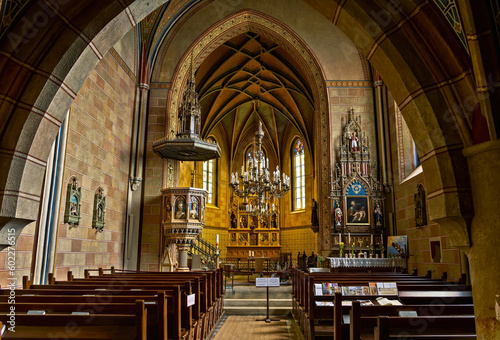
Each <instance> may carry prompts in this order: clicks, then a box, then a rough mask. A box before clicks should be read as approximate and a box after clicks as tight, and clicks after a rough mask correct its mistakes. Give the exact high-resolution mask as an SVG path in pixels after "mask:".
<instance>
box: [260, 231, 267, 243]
mask: <svg viewBox="0 0 500 340" xmlns="http://www.w3.org/2000/svg"><path fill="white" fill-rule="evenodd" d="M260 244H261V245H266V246H267V245H269V234H268V233H260Z"/></svg>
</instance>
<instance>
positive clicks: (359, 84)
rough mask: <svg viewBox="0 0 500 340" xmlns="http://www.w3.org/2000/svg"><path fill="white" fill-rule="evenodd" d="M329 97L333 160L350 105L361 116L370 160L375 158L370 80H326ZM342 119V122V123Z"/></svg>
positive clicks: (371, 86) (373, 114)
mask: <svg viewBox="0 0 500 340" xmlns="http://www.w3.org/2000/svg"><path fill="white" fill-rule="evenodd" d="M326 84H327V88H328V95H329V97H330V121H331V124H330V127H331V146H332V153H333V154H334V156H335V160H336V161H337V158H338V151H339V147H340V136H341V134H342V129H343V127H344V125H343V124H345V117H346V116H347V113H348V112H349V109H350V108H351V107H353V108H354V114H355V115H359V116H361V129H362V130H363V132H364V133H366V135H367V136H368V140H369V142H370V147H371V149H370V151H371V159H372V162H373V161H376V160H377V149H376V135H375V113H374V105H373V85H372V82H371V81H362V80H359V81H333V80H330V81H327V82H326ZM342 119H344V123H342Z"/></svg>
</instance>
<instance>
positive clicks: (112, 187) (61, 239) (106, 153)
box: [56, 53, 135, 279]
mask: <svg viewBox="0 0 500 340" xmlns="http://www.w3.org/2000/svg"><path fill="white" fill-rule="evenodd" d="M134 93H135V84H134V81H133V80H132V79H131V78H130V77H129V76H128V75H127V73H126V71H125V70H124V69H123V68H122V67H121V66H120V65H119V63H118V62H117V60H116V59H115V58H114V57H113V56H112V55H111V54H109V53H108V54H106V55H105V56H104V58H103V59H102V60H101V62H100V63H99V64H98V65H97V66H96V68H95V69H94V70H93V71H92V73H91V74H90V76H89V77H88V79H87V80H86V81H85V83H84V85H83V87H82V88H81V90H80V92H79V93H78V96H77V98H76V99H75V102H74V103H73V105H72V106H71V113H70V122H69V131H68V144H67V150H66V165H65V170H64V177H63V191H62V193H61V196H62V201H61V212H60V225H59V235H58V242H57V256H56V278H57V279H64V278H65V277H66V272H67V271H68V270H71V271H73V273H74V275H79V276H82V275H83V270H84V269H86V268H97V267H103V268H109V267H110V266H115V267H118V268H120V267H122V265H123V259H122V253H123V240H124V230H125V219H126V207H127V190H128V172H129V158H130V144H131V124H132V121H133V107H134ZM72 176H77V177H78V180H79V184H80V185H81V186H82V205H81V216H82V219H81V223H80V225H79V226H78V227H75V228H70V227H69V226H68V225H66V224H63V223H62V222H63V217H64V208H65V199H66V185H67V183H68V182H69V180H70V178H71V177H72ZM99 186H101V187H103V188H104V195H105V196H106V215H105V227H104V231H103V232H102V233H96V232H95V230H93V229H92V213H93V204H94V194H95V192H96V189H97V188H98V187H99Z"/></svg>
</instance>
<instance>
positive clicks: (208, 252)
mask: <svg viewBox="0 0 500 340" xmlns="http://www.w3.org/2000/svg"><path fill="white" fill-rule="evenodd" d="M193 254H195V255H200V259H201V263H202V267H207V269H210V270H211V269H215V262H216V258H217V248H216V247H215V245H213V244H212V243H210V242H208V241H207V240H205V239H204V238H203V237H201V236H198V238H197V239H196V240H195V242H194V244H193V246H192V247H191V250H190V251H189V252H188V255H189V256H192V255H193Z"/></svg>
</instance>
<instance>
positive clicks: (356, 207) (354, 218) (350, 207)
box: [345, 196, 370, 225]
mask: <svg viewBox="0 0 500 340" xmlns="http://www.w3.org/2000/svg"><path fill="white" fill-rule="evenodd" d="M345 206H346V214H345V215H346V224H354V225H356V224H369V223H370V214H369V205H368V197H366V196H346V198H345Z"/></svg>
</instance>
